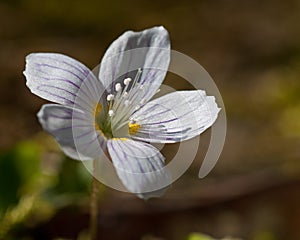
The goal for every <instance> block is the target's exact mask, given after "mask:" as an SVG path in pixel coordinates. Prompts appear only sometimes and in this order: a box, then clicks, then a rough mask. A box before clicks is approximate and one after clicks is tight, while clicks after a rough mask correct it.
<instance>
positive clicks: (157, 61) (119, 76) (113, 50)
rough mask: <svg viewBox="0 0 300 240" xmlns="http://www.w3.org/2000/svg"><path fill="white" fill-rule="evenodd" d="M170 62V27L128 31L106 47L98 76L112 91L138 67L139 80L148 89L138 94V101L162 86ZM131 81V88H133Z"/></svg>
mask: <svg viewBox="0 0 300 240" xmlns="http://www.w3.org/2000/svg"><path fill="white" fill-rule="evenodd" d="M169 62H170V41H169V34H168V32H167V30H166V29H165V28H164V27H162V26H160V27H153V28H150V29H146V30H144V31H141V32H133V31H127V32H125V33H124V34H122V35H121V36H120V37H119V38H118V39H117V40H115V41H114V42H113V43H112V44H111V45H110V46H109V48H108V49H107V51H106V53H105V54H104V57H103V59H102V61H101V66H100V71H99V78H100V80H101V81H102V83H103V85H104V87H105V88H106V89H107V91H108V92H109V93H113V92H114V87H115V84H116V83H118V82H119V83H122V81H123V80H124V79H125V78H128V77H130V78H132V79H134V78H135V76H136V74H137V69H139V68H140V69H141V70H142V73H141V75H140V77H139V79H138V82H139V83H140V84H136V86H138V87H140V85H143V86H144V87H145V88H146V91H144V92H142V93H141V94H139V96H137V95H136V94H133V95H135V97H134V98H135V100H137V101H136V102H139V103H140V100H142V99H144V101H147V100H149V99H150V98H151V97H152V96H153V95H154V94H155V93H156V92H157V90H158V88H159V87H160V85H161V83H162V81H163V79H164V77H165V75H166V72H167V69H168V66H169ZM133 85H134V84H132V85H131V86H130V88H131V89H133V88H134V86H133Z"/></svg>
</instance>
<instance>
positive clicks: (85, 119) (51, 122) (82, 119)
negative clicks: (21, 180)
mask: <svg viewBox="0 0 300 240" xmlns="http://www.w3.org/2000/svg"><path fill="white" fill-rule="evenodd" d="M38 118H39V121H40V123H41V125H42V127H43V128H44V130H45V131H47V132H49V133H50V134H51V135H53V136H54V137H55V139H56V140H57V142H58V143H59V144H60V146H61V148H62V150H63V151H64V152H65V153H66V154H67V155H68V156H69V157H71V158H73V159H76V160H92V159H95V158H97V157H99V156H100V155H101V154H102V153H103V150H102V149H105V147H106V140H105V138H104V137H103V136H102V135H101V134H100V132H98V131H96V130H95V125H94V119H91V117H90V116H89V115H88V114H86V113H84V112H83V111H81V110H77V109H74V108H72V107H67V106H61V105H57V104H45V105H43V106H42V108H41V110H40V111H39V113H38Z"/></svg>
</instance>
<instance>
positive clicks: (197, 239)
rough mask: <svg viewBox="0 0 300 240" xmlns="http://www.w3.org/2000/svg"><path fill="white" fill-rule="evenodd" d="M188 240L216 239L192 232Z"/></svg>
mask: <svg viewBox="0 0 300 240" xmlns="http://www.w3.org/2000/svg"><path fill="white" fill-rule="evenodd" d="M187 240H214V238H212V237H210V236H207V235H204V234H201V233H192V234H190V235H189V236H188V239H187Z"/></svg>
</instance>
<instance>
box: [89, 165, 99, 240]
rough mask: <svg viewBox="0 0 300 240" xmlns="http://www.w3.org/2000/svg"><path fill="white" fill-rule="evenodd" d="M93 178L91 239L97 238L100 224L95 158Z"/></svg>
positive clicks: (95, 239)
mask: <svg viewBox="0 0 300 240" xmlns="http://www.w3.org/2000/svg"><path fill="white" fill-rule="evenodd" d="M93 165H94V166H93V167H94V169H93V173H94V174H93V179H92V193H91V208H90V218H91V219H90V234H91V240H97V227H98V226H97V225H98V221H97V220H98V192H99V188H98V180H97V179H96V174H97V167H96V165H97V162H96V160H94V164H93Z"/></svg>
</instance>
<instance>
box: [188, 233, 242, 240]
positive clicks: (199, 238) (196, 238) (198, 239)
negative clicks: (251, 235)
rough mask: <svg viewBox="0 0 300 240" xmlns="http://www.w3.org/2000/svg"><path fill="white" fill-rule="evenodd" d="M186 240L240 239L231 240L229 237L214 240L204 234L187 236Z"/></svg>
mask: <svg viewBox="0 0 300 240" xmlns="http://www.w3.org/2000/svg"><path fill="white" fill-rule="evenodd" d="M187 240H241V239H237V238H231V237H226V238H222V239H216V238H212V237H210V236H208V235H205V234H201V233H192V234H190V235H189V236H188V238H187Z"/></svg>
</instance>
